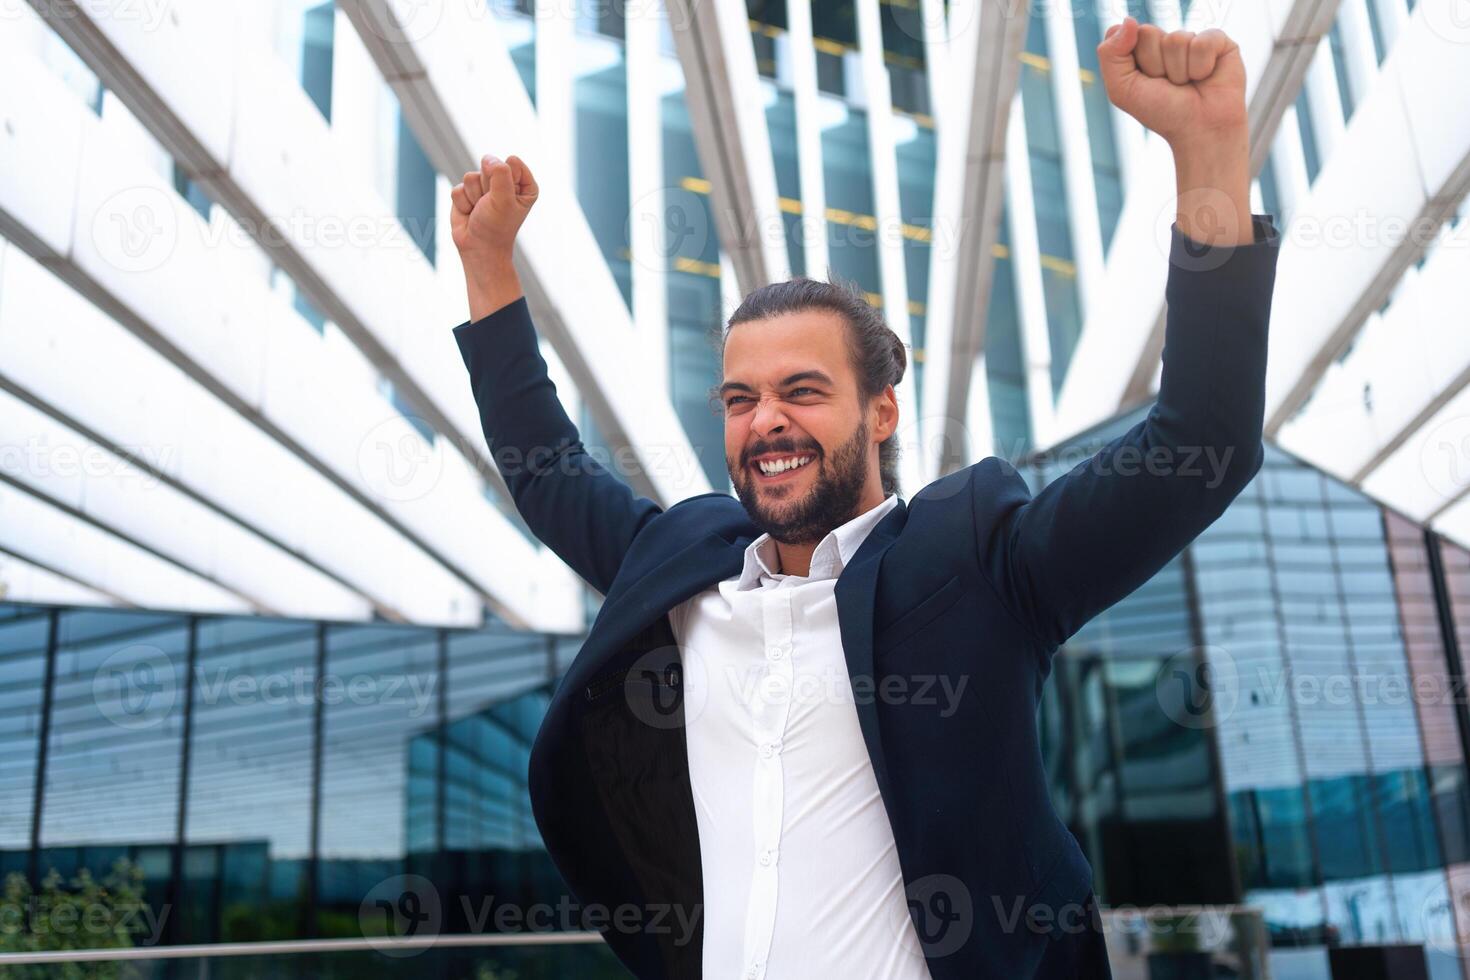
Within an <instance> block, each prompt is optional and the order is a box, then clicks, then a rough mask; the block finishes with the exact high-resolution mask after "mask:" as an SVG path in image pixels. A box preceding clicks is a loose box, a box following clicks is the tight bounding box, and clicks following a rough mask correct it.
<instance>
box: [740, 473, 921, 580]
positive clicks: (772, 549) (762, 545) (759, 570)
mask: <svg viewBox="0 0 1470 980" xmlns="http://www.w3.org/2000/svg"><path fill="white" fill-rule="evenodd" d="M897 504H898V494H896V493H890V494H889V495H888V496H887V497H884V498H883V502H882V503H880V504H877V505H875V506H873V507H870V508H868V509H867V510H866V511H864V512H863V513H861V514H859V515H858V516H857V517H854V518H853V519H852V520H850V521H848V522H847V523H846V524H843V525H842V526H841V527H837V528H833V529H832V530H831V531H828V532H827V536H826V537H824V538H822V540H821V541H820V542H818V544H817V548H816V550H815V551H813V552H812V563H811V568H810V569H808V571H807V574H806V575H805V576H804V578H806V579H828V578H838V577H839V576H841V574H842V570H843V569H844V568H846V567H847V565H848V563H849V562H851V561H852V558H853V555H854V554H856V553H857V550H858V548H859V546H861V545H862V543H863V542H864V541H865V540H867V537H868V535H869V534H870V533H871V532H872V530H873V528H874V527H875V526H877V524H878V522H879V521H881V520H882V519H883V518H884V517H885V516H887V514H888V512H889V511H890V510H892V509H893V508H894V507H895V506H897ZM780 563H781V559H780V555H779V554H778V553H777V551H776V539H775V538H773V537H771V536H770V535H769V534H762V535H761V536H760V537H758V538H756V539H755V540H754V541H752V542H751V543H750V544H749V545H747V546H746V548H745V564H744V567H742V568H741V570H740V581H739V583H738V584H737V585H736V587H735V588H736V590H737V591H740V592H745V591H746V590H748V589H754V588H756V587H757V586H759V585H760V583H761V576H762V575H770V576H782V577H785V573H783V572H781V571H780V570H779V569H778V567H777V566H779V565H780Z"/></svg>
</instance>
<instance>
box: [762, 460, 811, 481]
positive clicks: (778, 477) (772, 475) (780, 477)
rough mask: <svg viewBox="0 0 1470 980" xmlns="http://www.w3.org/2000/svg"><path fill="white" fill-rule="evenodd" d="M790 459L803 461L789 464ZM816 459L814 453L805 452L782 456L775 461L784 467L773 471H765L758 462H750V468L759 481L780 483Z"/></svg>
mask: <svg viewBox="0 0 1470 980" xmlns="http://www.w3.org/2000/svg"><path fill="white" fill-rule="evenodd" d="M790 460H805V462H803V463H800V465H796V466H793V465H791V463H790ZM816 461H817V457H816V454H815V453H806V454H804V455H800V456H789V457H783V458H782V459H780V460H778V461H777V462H778V463H781V464H784V465H785V468H784V469H781V470H777V471H775V472H767V471H766V470H765V469H763V468H762V466H761V463H760V462H755V463H751V464H750V469H751V471H752V472H753V473H755V475H756V479H757V480H759V481H760V482H761V483H780V482H782V481H785V480H789V479H791V478H792V477H793V476H794V475H795V474H797V473H800V472H801V471H802V470H804V469H807V468H808V467H810V466H811V465H812V464H813V463H815V462H816Z"/></svg>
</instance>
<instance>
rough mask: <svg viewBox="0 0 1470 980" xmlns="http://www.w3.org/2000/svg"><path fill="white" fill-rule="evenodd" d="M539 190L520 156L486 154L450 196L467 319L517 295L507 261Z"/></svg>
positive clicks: (516, 281) (518, 289)
mask: <svg viewBox="0 0 1470 980" xmlns="http://www.w3.org/2000/svg"><path fill="white" fill-rule="evenodd" d="M540 193H541V189H540V188H539V187H537V186H536V178H535V177H532V176H531V168H530V167H528V166H526V164H525V162H524V161H523V160H521V158H520V157H511V158H510V159H509V160H501V159H500V158H499V157H494V156H490V155H489V154H486V155H485V156H484V157H483V158H481V160H480V169H479V170H477V171H470V172H469V173H467V174H465V175H464V180H463V181H462V182H461V183H458V184H455V185H454V190H453V191H451V192H450V194H449V197H450V199H451V200H452V201H453V202H454V206H453V208H451V209H450V212H449V229H450V232H451V233H452V234H453V236H454V246H455V248H457V249H459V261H460V264H461V265H463V266H464V278H465V287H466V289H467V290H468V292H469V300H470V318H471V319H474V320H479V319H480V318H482V317H485V316H489V315H490V314H491V313H493V312H495V311H496V310H498V309H500V308H502V307H504V306H505V305H507V304H508V303H512V302H514V301H515V300H517V299H519V298H520V297H521V295H522V293H521V283H520V279H519V277H517V275H516V270H515V264H514V263H513V262H512V261H511V258H512V255H513V253H514V251H515V243H516V233H517V232H519V231H520V230H521V223H522V222H524V221H525V220H526V215H528V214H530V213H531V208H532V206H533V205H535V203H536V198H537V196H538V195H539V194H540Z"/></svg>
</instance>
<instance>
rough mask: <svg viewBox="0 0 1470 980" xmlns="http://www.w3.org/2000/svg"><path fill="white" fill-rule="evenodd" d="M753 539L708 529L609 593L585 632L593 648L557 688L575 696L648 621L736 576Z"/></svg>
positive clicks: (569, 671) (571, 669)
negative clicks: (622, 588) (620, 590)
mask: <svg viewBox="0 0 1470 980" xmlns="http://www.w3.org/2000/svg"><path fill="white" fill-rule="evenodd" d="M752 540H754V538H744V537H737V538H736V539H735V540H734V541H730V540H728V539H726V538H725V537H724V536H723V535H721V534H719V533H717V532H714V531H710V532H709V533H708V534H706V535H705V536H704V537H702V538H700V539H699V540H698V541H695V542H694V543H693V544H691V545H688V546H687V547H684V548H681V549H680V550H678V551H676V552H675V553H674V554H672V555H670V556H669V557H668V558H665V559H664V560H663V561H661V562H659V564H657V565H655V566H654V567H653V569H651V570H650V571H648V572H647V573H645V574H644V575H643V576H642V577H641V578H639V579H638V580H637V581H636V582H634V583H633V584H632V585H630V586H628V589H627V591H625V592H623V593H621V594H620V595H618V596H616V597H609V598H608V599H607V600H606V603H607V605H606V607H605V608H604V609H603V610H602V612H601V613H600V614H599V615H598V617H597V622H596V623H595V624H594V625H593V628H592V630H591V631H590V632H589V633H588V636H587V642H588V643H592V642H594V641H595V642H596V644H597V646H596V649H595V650H584V653H587V654H589V655H588V656H579V657H578V658H577V659H576V661H574V662H573V664H572V666H571V667H570V668H569V669H568V670H567V674H566V679H565V681H564V682H563V683H562V684H561V685H559V686H558V690H559V691H560V690H561V689H562V688H565V692H566V693H567V694H569V695H571V696H573V697H575V696H577V692H578V691H579V690H580V688H581V687H583V686H585V685H586V684H587V683H588V682H589V681H591V680H593V679H594V678H595V677H597V676H598V675H600V674H601V673H602V672H603V671H605V670H607V669H611V668H613V667H615V666H616V665H612V664H609V660H610V659H611V658H613V657H615V656H616V655H617V653H618V651H620V650H622V648H623V647H624V646H625V645H626V644H627V643H628V641H629V640H631V639H633V637H635V636H637V635H638V634H639V633H640V632H641V631H643V630H644V629H646V628H647V627H648V626H649V625H650V624H651V623H653V622H655V621H656V620H657V619H659V617H661V616H664V615H666V614H667V613H668V611H669V610H670V609H672V608H674V607H675V606H677V605H678V604H679V603H681V602H683V601H684V600H685V599H688V598H689V597H690V596H692V595H694V594H695V593H698V592H702V591H704V590H705V589H707V588H710V587H711V586H713V585H714V584H715V583H716V582H721V581H724V580H725V579H727V578H730V577H731V576H733V575H737V574H739V572H740V569H741V567H742V566H743V565H744V562H745V546H746V545H747V544H749V543H750V541H752Z"/></svg>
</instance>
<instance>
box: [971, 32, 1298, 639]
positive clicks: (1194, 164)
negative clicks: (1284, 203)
mask: <svg viewBox="0 0 1470 980" xmlns="http://www.w3.org/2000/svg"><path fill="white" fill-rule="evenodd" d="M1098 56H1099V61H1100V64H1101V66H1102V75H1103V80H1104V82H1105V84H1106V86H1107V89H1108V94H1109V97H1110V98H1111V99H1112V101H1113V102H1114V104H1116V105H1118V106H1119V107H1120V108H1122V109H1124V110H1125V111H1127V112H1129V113H1130V114H1131V115H1133V116H1135V117H1136V118H1138V119H1139V120H1140V121H1141V122H1143V123H1144V124H1145V125H1147V126H1149V128H1151V129H1153V130H1155V131H1156V132H1158V133H1160V135H1162V136H1163V137H1164V138H1165V139H1166V140H1168V142H1169V145H1170V147H1171V148H1172V149H1173V152H1174V161H1175V168H1176V177H1177V181H1178V191H1179V202H1178V210H1177V214H1176V220H1175V222H1174V225H1173V226H1172V228H1171V242H1170V254H1169V271H1168V279H1167V284H1166V286H1165V302H1166V306H1167V313H1166V317H1165V328H1164V349H1163V375H1162V378H1161V380H1160V384H1159V394H1158V399H1157V401H1156V403H1155V404H1154V405H1153V407H1152V408H1151V409H1150V411H1149V413H1148V416H1147V418H1145V419H1144V420H1143V421H1141V422H1139V423H1138V424H1136V425H1135V426H1133V427H1132V428H1131V429H1129V430H1128V431H1127V432H1126V433H1124V434H1123V435H1121V436H1119V437H1118V438H1116V439H1114V440H1113V441H1111V442H1110V443H1108V444H1107V445H1106V446H1104V447H1103V448H1102V449H1101V450H1100V451H1099V452H1098V453H1097V454H1095V455H1094V456H1092V457H1091V458H1089V459H1087V460H1084V461H1083V462H1081V463H1079V464H1078V465H1077V466H1075V467H1073V468H1072V469H1071V470H1070V471H1069V472H1067V473H1066V474H1065V475H1063V476H1061V477H1059V478H1057V479H1056V480H1054V481H1052V482H1051V483H1050V484H1048V485H1047V486H1046V487H1045V488H1043V489H1042V490H1041V491H1040V492H1039V493H1037V494H1036V496H1035V497H1034V498H1033V497H1031V495H1030V492H1029V490H1028V489H1027V488H1026V485H1025V482H1024V481H1023V480H1022V479H1021V477H1020V475H1019V474H1018V473H1017V472H1016V471H1015V469H1014V468H1013V467H1011V466H1010V465H1009V464H1007V463H1004V462H1002V461H999V460H994V459H992V460H986V461H984V462H982V463H980V464H977V466H976V467H974V473H973V474H972V480H971V489H972V506H973V507H974V512H975V522H976V530H977V548H978V549H979V556H980V560H981V562H982V565H983V567H985V568H986V570H987V573H988V574H989V576H990V578H991V580H992V582H993V583H994V584H995V585H996V588H997V590H998V591H999V592H1000V593H1001V595H1002V597H1003V599H1005V600H1006V601H1007V602H1008V603H1009V605H1010V606H1011V608H1012V610H1013V612H1014V613H1015V614H1016V615H1017V617H1018V618H1020V619H1021V620H1022V621H1023V623H1024V624H1025V625H1026V626H1027V627H1028V628H1029V629H1030V630H1031V632H1032V633H1033V635H1034V636H1035V637H1036V638H1037V639H1038V640H1039V641H1040V642H1041V643H1042V644H1043V645H1044V647H1046V648H1054V647H1055V646H1057V645H1060V644H1061V643H1062V642H1064V641H1065V640H1066V639H1067V638H1068V637H1070V636H1071V635H1072V634H1073V633H1075V632H1076V631H1077V630H1078V629H1080V628H1081V627H1082V625H1083V624H1084V623H1086V622H1087V621H1088V620H1089V619H1091V618H1093V617H1094V616H1096V615H1097V614H1098V613H1100V612H1101V611H1103V610H1104V609H1106V608H1108V607H1109V606H1111V605H1112V604H1113V603H1115V602H1117V601H1118V600H1119V599H1121V598H1123V597H1124V596H1126V595H1128V594H1129V593H1130V592H1132V591H1133V590H1134V589H1136V588H1138V587H1139V586H1140V585H1142V584H1143V583H1144V582H1146V581H1147V580H1148V579H1149V578H1150V577H1152V576H1153V575H1154V574H1155V573H1157V572H1158V571H1159V570H1160V569H1161V568H1163V566H1164V565H1166V564H1167V563H1168V562H1169V561H1170V560H1171V559H1172V558H1174V557H1175V556H1176V555H1177V554H1179V552H1180V551H1182V550H1183V549H1184V547H1185V546H1186V545H1188V544H1189V542H1190V541H1192V540H1193V539H1194V538H1195V537H1196V536H1198V535H1199V534H1200V532H1202V531H1203V530H1204V529H1205V528H1207V527H1208V526H1209V525H1210V524H1211V523H1212V522H1214V521H1215V520H1216V519H1217V518H1218V517H1219V516H1220V515H1221V514H1222V513H1223V512H1224V511H1225V508H1226V507H1227V506H1228V505H1229V504H1230V502H1231V500H1233V499H1234V498H1235V497H1236V495H1238V494H1239V493H1240V491H1241V490H1242V489H1243V488H1244V487H1245V486H1246V485H1247V484H1248V483H1249V482H1250V479H1251V478H1252V477H1253V476H1254V475H1255V473H1256V472H1257V471H1258V470H1259V469H1260V466H1261V463H1262V460H1263V447H1262V442H1261V435H1262V424H1263V420H1264V419H1263V416H1264V406H1265V385H1266V349H1267V343H1266V341H1267V326H1268V323H1269V321H1270V313H1271V296H1272V292H1273V290H1274V287H1275V278H1276V260H1277V256H1278V254H1279V251H1280V234H1279V232H1278V231H1277V229H1276V228H1275V227H1274V225H1273V224H1272V223H1271V220H1270V218H1269V216H1267V215H1255V214H1252V213H1251V211H1250V204H1249V190H1248V189H1249V174H1248V164H1247V158H1246V149H1247V142H1248V137H1247V129H1246V115H1245V74H1244V70H1243V68H1242V67H1241V63H1240V53H1239V51H1238V50H1237V49H1236V47H1235V44H1234V43H1233V42H1232V41H1230V39H1229V38H1228V37H1226V36H1225V35H1224V34H1223V33H1222V32H1220V31H1218V30H1212V31H1204V32H1201V33H1200V34H1199V35H1194V34H1192V33H1190V32H1188V31H1175V32H1173V33H1172V34H1169V35H1164V34H1163V33H1162V32H1160V31H1159V30H1158V29H1157V28H1151V27H1147V26H1145V27H1143V28H1142V29H1140V27H1139V25H1138V24H1137V22H1135V21H1133V19H1132V18H1128V19H1127V20H1126V21H1125V22H1124V24H1123V25H1121V26H1120V27H1114V28H1112V29H1110V30H1109V32H1108V36H1107V37H1106V38H1105V39H1104V40H1103V42H1102V44H1100V45H1099V47H1098Z"/></svg>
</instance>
